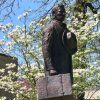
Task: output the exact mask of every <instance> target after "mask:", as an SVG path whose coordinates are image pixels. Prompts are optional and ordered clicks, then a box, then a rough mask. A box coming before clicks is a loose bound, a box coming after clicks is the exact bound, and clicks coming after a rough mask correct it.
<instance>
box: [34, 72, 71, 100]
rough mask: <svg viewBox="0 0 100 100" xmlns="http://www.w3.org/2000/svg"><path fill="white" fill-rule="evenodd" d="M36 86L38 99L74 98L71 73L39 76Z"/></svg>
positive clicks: (68, 99) (60, 99)
mask: <svg viewBox="0 0 100 100" xmlns="http://www.w3.org/2000/svg"><path fill="white" fill-rule="evenodd" d="M36 88H37V94H38V100H73V96H72V86H71V79H70V74H69V73H68V74H59V75H54V76H46V77H44V78H39V79H38V80H37V82H36Z"/></svg>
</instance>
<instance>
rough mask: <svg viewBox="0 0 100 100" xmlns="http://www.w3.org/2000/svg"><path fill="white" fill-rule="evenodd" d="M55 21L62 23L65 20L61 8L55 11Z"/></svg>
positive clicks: (63, 11) (63, 10)
mask: <svg viewBox="0 0 100 100" xmlns="http://www.w3.org/2000/svg"><path fill="white" fill-rule="evenodd" d="M55 19H57V20H59V21H64V19H65V9H64V8H62V7H59V6H58V7H57V8H56V10H55Z"/></svg>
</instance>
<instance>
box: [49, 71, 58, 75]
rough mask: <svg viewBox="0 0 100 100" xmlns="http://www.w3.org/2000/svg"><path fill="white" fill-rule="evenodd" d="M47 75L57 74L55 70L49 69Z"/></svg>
mask: <svg viewBox="0 0 100 100" xmlns="http://www.w3.org/2000/svg"><path fill="white" fill-rule="evenodd" d="M49 75H50V76H52V75H57V72H56V71H55V70H50V72H49Z"/></svg>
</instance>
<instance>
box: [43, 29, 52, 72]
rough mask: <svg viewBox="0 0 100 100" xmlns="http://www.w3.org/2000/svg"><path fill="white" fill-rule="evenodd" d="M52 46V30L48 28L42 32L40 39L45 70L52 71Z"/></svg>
mask: <svg viewBox="0 0 100 100" xmlns="http://www.w3.org/2000/svg"><path fill="white" fill-rule="evenodd" d="M52 45H53V29H52V27H49V28H47V29H45V30H44V31H43V38H42V52H43V57H44V62H45V67H46V70H48V71H50V70H54V64H53V62H52V55H51V52H52Z"/></svg>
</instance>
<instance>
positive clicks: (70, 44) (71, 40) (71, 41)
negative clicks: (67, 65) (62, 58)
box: [66, 32, 77, 54]
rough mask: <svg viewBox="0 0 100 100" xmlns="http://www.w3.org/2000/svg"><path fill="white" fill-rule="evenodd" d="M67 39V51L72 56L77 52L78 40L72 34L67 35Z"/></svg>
mask: <svg viewBox="0 0 100 100" xmlns="http://www.w3.org/2000/svg"><path fill="white" fill-rule="evenodd" d="M66 37H67V50H68V52H69V53H70V54H74V53H76V52H77V39H76V35H75V34H74V33H72V32H68V33H67V34H66Z"/></svg>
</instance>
